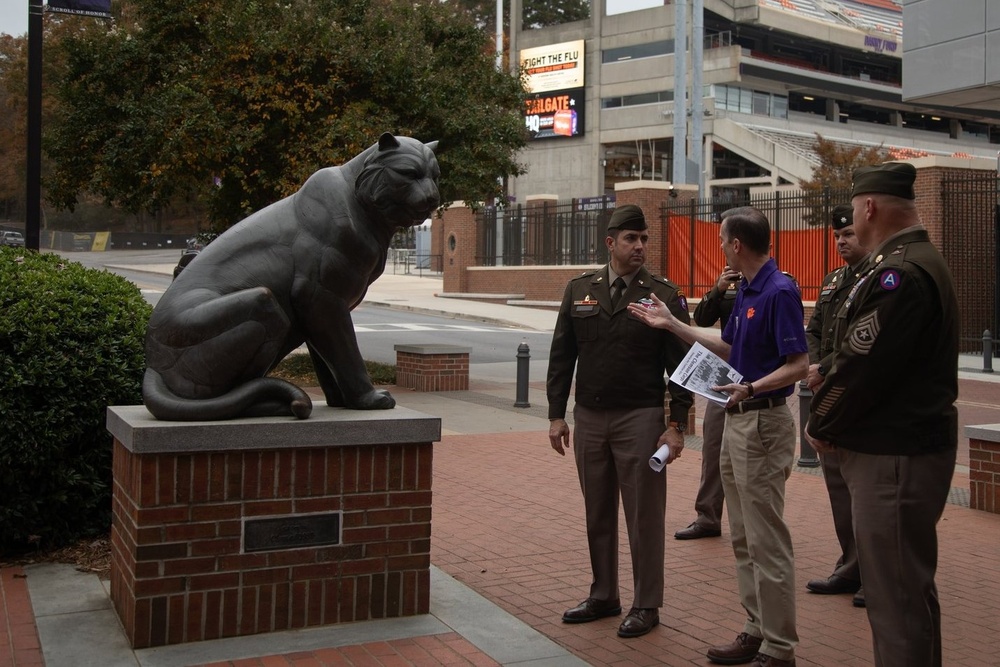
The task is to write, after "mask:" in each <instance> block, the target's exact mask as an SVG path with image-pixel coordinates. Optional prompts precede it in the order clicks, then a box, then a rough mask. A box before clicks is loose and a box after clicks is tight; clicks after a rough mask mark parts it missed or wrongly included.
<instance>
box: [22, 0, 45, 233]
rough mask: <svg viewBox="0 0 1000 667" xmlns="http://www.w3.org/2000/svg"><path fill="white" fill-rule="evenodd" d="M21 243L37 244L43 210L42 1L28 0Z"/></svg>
mask: <svg viewBox="0 0 1000 667" xmlns="http://www.w3.org/2000/svg"><path fill="white" fill-rule="evenodd" d="M25 180H26V182H27V201H26V202H25V216H24V232H25V234H24V246H25V248H28V249H31V250H35V251H37V250H38V249H39V247H40V240H41V239H40V237H41V224H40V222H41V213H42V0H28V155H27V174H26V178H25Z"/></svg>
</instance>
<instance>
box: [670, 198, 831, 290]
mask: <svg viewBox="0 0 1000 667" xmlns="http://www.w3.org/2000/svg"><path fill="white" fill-rule="evenodd" d="M848 201H850V192H848V191H841V190H826V191H823V192H815V193H814V192H807V191H804V190H789V191H777V192H770V193H766V194H761V195H748V196H742V197H741V196H738V195H728V196H723V197H715V198H712V199H696V200H689V201H683V202H677V201H676V200H669V201H668V202H667V203H666V204H665V206H664V208H663V211H662V217H663V219H665V220H666V221H667V224H668V233H667V234H666V244H667V247H666V252H665V254H666V257H667V274H668V276H669V277H670V279H671V280H673V281H674V282H677V283H679V284H681V285H682V286H683V287H685V288H686V291H687V293H688V294H692V295H695V296H699V295H701V294H703V293H705V292H707V291H708V290H709V289H711V287H712V285H713V284H714V283H715V280H716V279H717V278H718V275H719V271H720V270H721V268H722V266H723V263H724V260H723V255H722V251H721V250H720V248H719V229H718V226H717V224H716V223H718V222H720V221H721V216H722V213H724V212H725V211H727V210H729V209H731V208H734V207H737V206H753V207H755V208H757V209H760V210H761V211H762V212H763V213H764V214H765V215H766V216H767V219H768V220H769V221H770V223H771V255H772V256H773V257H774V260H775V262H776V263H777V264H778V267H779V268H780V269H781V270H782V271H787V272H788V273H790V274H792V275H793V276H794V277H795V279H796V280H797V281H798V283H799V287H800V288H801V289H802V297H803V299H805V300H807V301H814V300H815V299H816V298H817V296H818V295H819V289H820V287H821V284H822V282H823V277H824V276H825V275H826V274H827V273H829V272H830V271H832V270H833V269H834V268H836V267H838V266H840V265H841V263H842V260H841V259H840V257H839V256H838V254H837V251H836V247H835V244H834V242H833V237H832V234H831V233H830V228H829V221H830V217H831V214H832V211H833V207H834V206H836V205H837V204H841V203H844V202H848Z"/></svg>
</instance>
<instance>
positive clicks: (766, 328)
mask: <svg viewBox="0 0 1000 667" xmlns="http://www.w3.org/2000/svg"><path fill="white" fill-rule="evenodd" d="M804 319H805V318H804V315H803V311H802V296H801V295H800V294H799V289H798V287H797V286H796V285H795V283H794V282H792V280H791V278H789V277H788V276H786V275H784V274H783V273H781V272H780V271H778V265H777V264H775V263H774V259H769V260H767V263H766V264H764V266H762V267H761V269H760V271H758V272H757V275H755V276H754V277H753V282H751V283H747V281H746V278H744V279H743V281H742V282H741V283H740V289H739V291H738V292H737V293H736V303H735V305H734V306H733V314H732V315H730V316H729V322H728V323H727V324H726V328H725V330H723V332H722V340H724V341H725V342H727V343H729V344H730V345H731V346H732V351H731V352H730V353H729V363H730V365H731V366H732V367H733V368H735V369H736V370H737V371H739V372H740V373H741V374H742V375H743V379H744V380H746V381H748V382H754V381H755V380H759V379H760V378H762V377H764V376H765V375H767V374H769V373H771V372H772V371H774V370H775V369H776V368H778V367H780V366H783V365H784V364H785V357H787V356H788V355H790V354H796V353H800V352H808V351H809V346H808V345H807V344H806V332H805V326H804V325H803V324H802V322H803V320H804ZM793 389H794V385H793V384H791V385H788V386H787V387H782V388H781V389H776V390H774V391H768V392H764V393H759V394H755V396H754V398H760V397H768V396H790V395H791V394H792V391H793Z"/></svg>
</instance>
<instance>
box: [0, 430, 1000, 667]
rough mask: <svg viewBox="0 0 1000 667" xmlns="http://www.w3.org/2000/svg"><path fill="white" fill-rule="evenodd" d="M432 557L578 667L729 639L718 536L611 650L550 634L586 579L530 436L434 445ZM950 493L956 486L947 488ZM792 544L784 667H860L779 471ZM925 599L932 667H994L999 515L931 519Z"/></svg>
mask: <svg viewBox="0 0 1000 667" xmlns="http://www.w3.org/2000/svg"><path fill="white" fill-rule="evenodd" d="M699 457H700V454H699V453H698V452H697V451H691V450H689V451H687V452H685V454H684V456H682V458H681V459H680V460H679V461H678V462H677V463H676V464H673V465H671V466H670V467H669V468H667V474H668V483H667V486H668V491H667V495H668V501H667V505H668V506H667V532H668V536H669V535H671V534H672V533H673V531H674V530H676V529H677V528H681V527H684V526H685V525H687V523H688V522H689V521H690V520H691V518H692V516H693V509H692V508H693V505H694V494H695V491H696V489H697V484H698V474H699V465H700V461H699ZM434 470H435V472H434V518H433V537H432V554H431V560H432V562H433V563H434V564H435V565H436V566H437V567H439V568H441V569H442V570H444V571H445V572H447V573H448V574H449V575H451V576H452V577H454V578H456V579H457V580H458V581H460V582H462V583H464V584H466V585H468V586H469V587H471V588H472V589H473V590H475V591H477V592H478V593H480V594H482V595H483V596H485V597H486V598H488V599H490V600H491V601H493V602H494V603H495V604H497V605H499V606H500V607H502V608H503V609H505V610H506V611H508V612H509V613H511V614H513V615H515V616H517V617H518V618H519V619H521V620H522V621H524V622H525V623H527V624H529V625H531V626H532V627H534V628H535V629H536V630H538V631H540V632H542V633H543V634H545V635H546V636H548V637H550V638H551V639H553V640H554V641H556V642H558V643H559V644H561V645H562V646H564V647H566V648H567V650H569V651H571V652H572V653H574V654H575V655H576V656H578V657H579V658H581V659H583V660H586V661H587V662H589V663H591V664H594V665H672V666H679V665H706V664H708V663H707V661H706V659H705V657H704V652H705V649H706V648H707V647H708V646H710V645H712V644H715V643H724V642H728V641H729V640H731V639H732V638H733V636H735V634H736V633H737V632H738V631H739V630H740V629H741V625H742V614H741V611H740V609H739V606H738V601H737V600H738V598H737V593H736V582H735V575H734V568H733V556H732V550H731V548H730V545H729V542H728V539H727V538H728V530H727V529H726V528H725V527H724V530H723V537H722V538H719V539H703V540H693V541H676V540H672V539H669V538H668V542H667V550H666V566H665V569H666V590H665V605H664V608H663V609H662V610H661V614H660V618H661V621H660V623H661V626H660V627H659V628H657V629H656V630H654V631H653V632H652V633H650V634H649V635H646V636H645V637H641V638H638V639H619V638H618V637H617V636H616V634H615V630H616V628H617V625H618V623H619V621H620V619H618V618H609V619H603V620H601V621H598V622H595V623H588V624H584V625H565V624H563V623H561V622H560V616H561V614H562V612H563V610H565V609H566V608H568V607H571V606H573V605H575V604H576V603H578V602H579V601H580V600H581V599H583V598H584V597H586V594H587V589H588V586H589V583H590V570H589V562H588V557H587V549H586V536H585V529H584V521H583V515H582V505H583V504H582V500H581V498H580V491H579V488H578V485H577V479H576V471H575V465H574V463H573V460H572V458H571V457H565V458H562V457H559V456H558V455H557V454H555V452H553V451H552V450H551V448H550V447H549V446H548V443H547V437H546V433H545V432H544V431H539V432H517V433H496V434H477V435H451V436H445V437H444V438H443V439H442V442H441V443H439V444H438V445H436V446H435V451H434ZM956 484H967V480H965V479H964V478H961V477H959V478H958V479H957V480H956ZM785 515H786V518H787V520H788V523H789V526H790V528H791V532H792V539H793V542H794V545H795V562H796V591H797V601H796V608H797V612H798V632H799V636H800V641H801V643H800V645H799V648H798V650H797V662H798V664H799V665H800V667H810V666H814V667H815V666H821V667H832V666H834V665H838V666H839V665H847V666H854V667H866V666H868V665H870V664H871V635H870V631H869V628H868V622H867V618H866V616H865V612H864V610H861V609H855V608H854V607H852V606H851V599H850V596H819V595H810V594H808V593H806V592H805V590H804V585H805V582H806V580H807V579H809V578H813V577H823V576H826V575H828V574H829V572H830V571H831V569H832V566H833V562H832V559H833V556H834V554H835V553H836V547H837V545H836V538H835V536H834V533H833V527H832V520H831V518H830V510H829V501H828V500H827V497H826V490H825V487H824V486H823V481H822V478H820V477H818V476H816V475H809V474H803V473H795V474H793V475H792V478H791V479H790V480H789V483H788V494H787V507H786V512H785ZM938 532H939V536H940V540H941V547H940V563H939V568H938V576H937V582H938V588H939V593H940V598H941V608H942V618H943V623H942V625H943V634H944V662H945V664H946V665H949V667H964V666H969V667H972V666H973V665H975V666H976V667H980V666H981V665H984V664H998V663H997V662H996V660H997V656H998V655H1000V632H998V630H1000V626H998V620H997V619H1000V515H993V514H987V513H984V512H980V511H976V510H970V509H968V508H964V507H958V506H955V505H949V506H948V507H947V508H946V510H945V513H944V516H943V518H942V520H941V522H940V524H939V527H938ZM621 544H622V551H621V582H622V604H623V605H624V606H625V607H626V608H627V607H628V606H629V604H630V602H631V600H630V599H629V596H630V594H631V569H630V564H629V557H628V552H627V544H628V542H627V540H626V539H625V531H624V521H622V522H621ZM0 628H2V631H0V667H14V666H16V667H40V666H41V665H43V662H42V659H41V653H40V649H39V645H38V638H37V633H36V631H35V625H34V617H33V615H32V611H31V603H30V599H29V598H28V594H27V587H26V584H25V579H24V578H23V572H22V571H21V570H20V568H16V567H14V568H4V569H0ZM453 664H454V665H463V664H464V665H493V664H496V663H495V662H494V661H493V660H491V659H490V658H489V657H488V656H486V655H484V654H483V653H482V652H480V651H479V650H478V649H476V648H475V647H474V646H472V644H470V643H469V642H468V641H467V640H465V639H463V638H462V637H460V636H458V635H456V634H453V633H450V634H441V635H434V636H430V637H421V638H413V639H410V640H400V641H392V642H378V643H373V644H365V645H361V646H353V647H341V648H339V649H326V650H320V651H310V652H301V653H292V654H288V655H283V656H262V657H260V658H255V659H251V660H239V661H232V662H224V663H213V667H218V666H221V665H232V666H234V667H235V666H240V667H243V666H246V667H251V666H254V667H264V666H272V665H273V666H284V665H296V666H306V665H308V666H310V667H320V666H326V665H373V666H375V665H386V666H389V665H453Z"/></svg>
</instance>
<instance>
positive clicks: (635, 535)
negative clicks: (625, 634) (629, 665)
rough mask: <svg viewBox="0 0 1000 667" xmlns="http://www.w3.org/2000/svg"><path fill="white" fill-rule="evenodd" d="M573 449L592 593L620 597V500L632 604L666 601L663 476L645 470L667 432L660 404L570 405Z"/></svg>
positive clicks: (655, 605)
mask: <svg viewBox="0 0 1000 667" xmlns="http://www.w3.org/2000/svg"><path fill="white" fill-rule="evenodd" d="M573 420H574V424H575V428H574V430H573V450H574V455H575V457H576V467H577V472H578V473H579V475H580V488H581V489H582V490H583V501H584V507H585V510H586V513H587V542H588V545H589V547H590V567H591V570H592V571H593V574H594V581H593V583H592V584H591V587H590V597H592V598H596V599H598V600H617V599H619V594H618V498H619V495H620V496H621V502H622V507H623V509H624V512H625V525H626V527H627V528H628V541H629V549H630V551H631V552H632V579H633V581H632V584H633V589H634V595H633V598H632V606H633V607H638V608H640V609H654V608H658V607H662V606H663V541H664V540H663V535H664V530H665V527H664V523H663V520H664V515H665V513H666V502H667V475H666V470H664V471H663V472H654V471H653V469H652V468H650V467H649V457H650V456H652V455H653V454H655V453H656V449H657V446H656V443H657V440H659V438H660V436H661V435H663V432H664V431H665V430H666V423H665V421H664V415H663V408H662V407H655V408H636V409H615V410H593V409H590V408H585V407H583V406H581V405H580V404H577V405H576V407H575V408H574V409H573Z"/></svg>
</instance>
